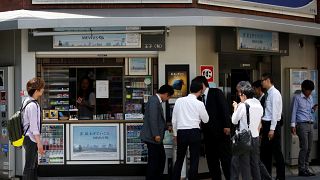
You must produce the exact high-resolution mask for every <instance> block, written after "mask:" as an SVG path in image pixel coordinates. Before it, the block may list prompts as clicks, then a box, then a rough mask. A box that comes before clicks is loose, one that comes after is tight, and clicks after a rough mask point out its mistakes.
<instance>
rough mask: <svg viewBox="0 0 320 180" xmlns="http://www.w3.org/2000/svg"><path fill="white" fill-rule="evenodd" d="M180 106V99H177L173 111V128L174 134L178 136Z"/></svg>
mask: <svg viewBox="0 0 320 180" xmlns="http://www.w3.org/2000/svg"><path fill="white" fill-rule="evenodd" d="M178 108H179V101H178V100H177V101H176V103H175V105H174V107H173V111H172V130H173V136H177V113H178Z"/></svg>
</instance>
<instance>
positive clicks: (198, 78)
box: [192, 76, 209, 87]
mask: <svg viewBox="0 0 320 180" xmlns="http://www.w3.org/2000/svg"><path fill="white" fill-rule="evenodd" d="M192 81H198V82H200V83H203V84H204V85H205V86H206V87H209V83H208V80H207V78H206V77H204V76H197V77H195V78H194V79H193V80H192Z"/></svg>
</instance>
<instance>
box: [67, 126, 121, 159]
mask: <svg viewBox="0 0 320 180" xmlns="http://www.w3.org/2000/svg"><path fill="white" fill-rule="evenodd" d="M119 142H120V140H119V124H73V125H72V126H71V145H70V146H71V147H70V149H71V160H105V161H108V160H119V159H120V147H119V146H120V145H119Z"/></svg>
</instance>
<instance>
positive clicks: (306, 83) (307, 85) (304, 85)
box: [301, 79, 314, 91]
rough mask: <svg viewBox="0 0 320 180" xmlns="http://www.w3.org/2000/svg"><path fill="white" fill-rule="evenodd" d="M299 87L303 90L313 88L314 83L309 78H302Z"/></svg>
mask: <svg viewBox="0 0 320 180" xmlns="http://www.w3.org/2000/svg"><path fill="white" fill-rule="evenodd" d="M301 88H302V89H303V90H311V91H313V90H314V83H313V82H312V81H311V80H308V79H307V80H304V81H303V82H302V84H301Z"/></svg>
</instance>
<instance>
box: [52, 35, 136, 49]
mask: <svg viewBox="0 0 320 180" xmlns="http://www.w3.org/2000/svg"><path fill="white" fill-rule="evenodd" d="M140 47H141V35H140V34H85V35H67V36H53V48H140Z"/></svg>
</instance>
